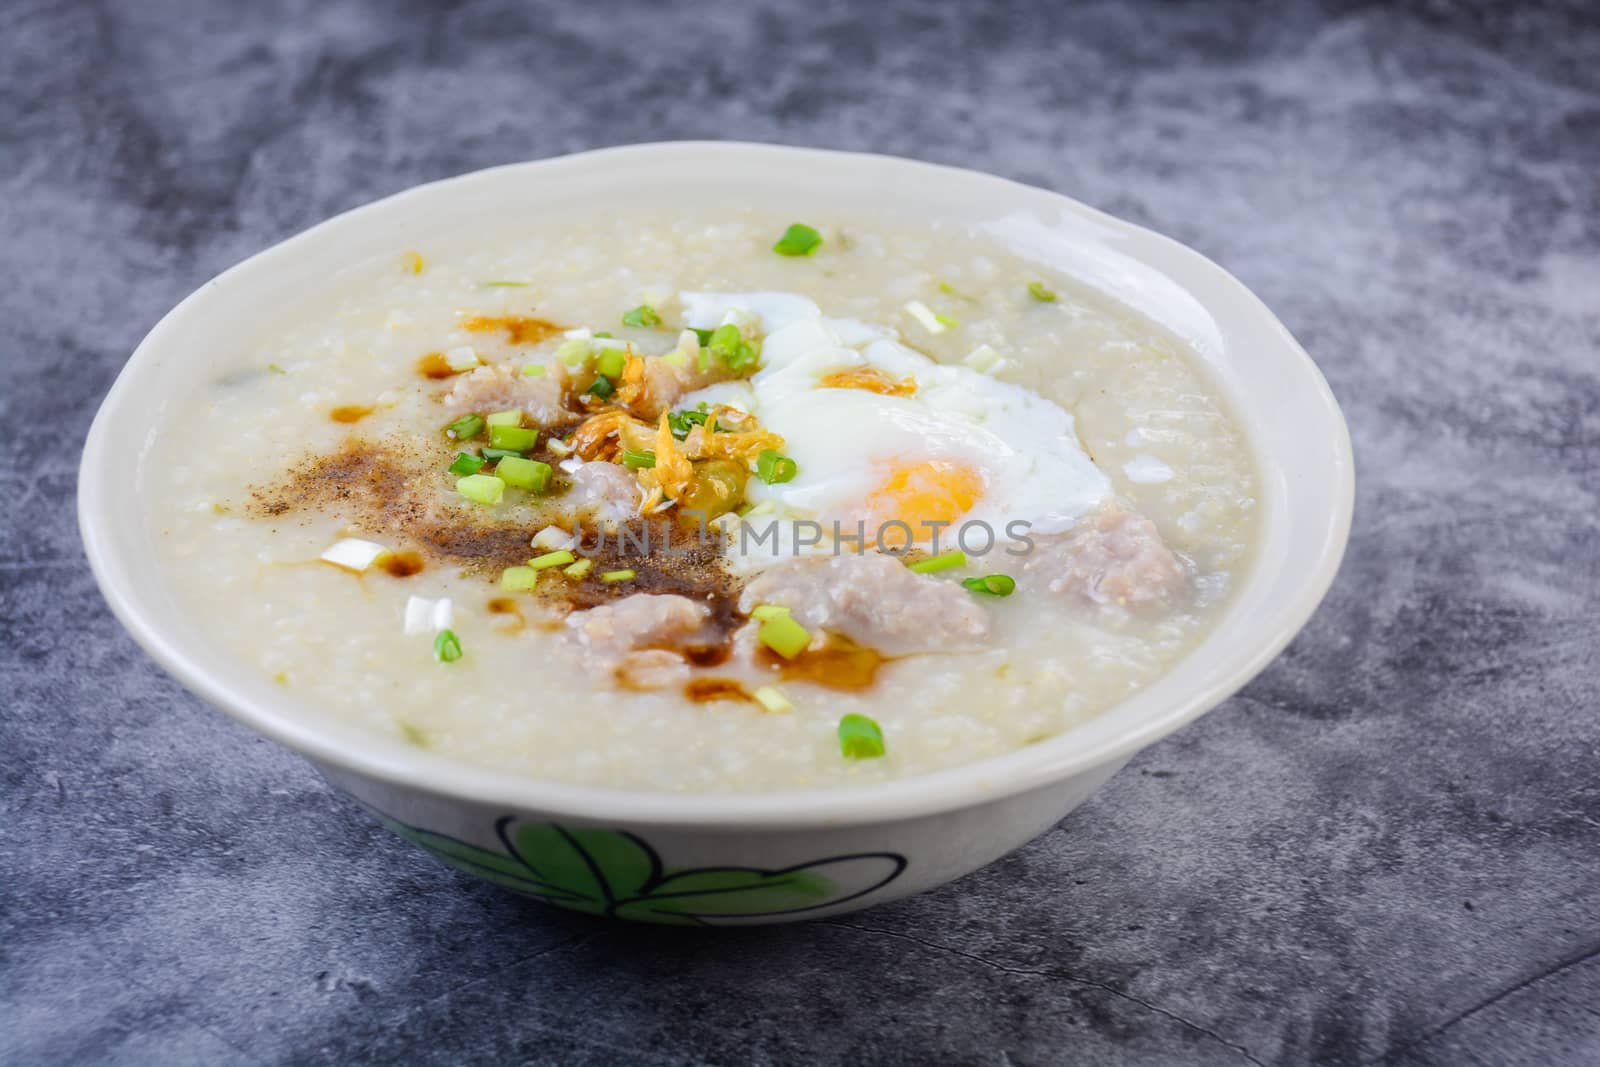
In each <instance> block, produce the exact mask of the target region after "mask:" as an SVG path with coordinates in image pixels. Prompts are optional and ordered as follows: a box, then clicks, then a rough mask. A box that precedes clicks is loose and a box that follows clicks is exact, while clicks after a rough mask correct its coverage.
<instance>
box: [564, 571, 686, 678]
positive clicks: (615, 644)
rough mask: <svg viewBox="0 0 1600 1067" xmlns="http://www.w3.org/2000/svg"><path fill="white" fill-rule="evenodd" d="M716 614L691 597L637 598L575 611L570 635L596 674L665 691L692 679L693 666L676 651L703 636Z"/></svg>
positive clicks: (569, 618) (569, 640)
mask: <svg viewBox="0 0 1600 1067" xmlns="http://www.w3.org/2000/svg"><path fill="white" fill-rule="evenodd" d="M710 614H711V610H710V609H709V608H707V607H706V606H705V605H704V604H699V603H696V602H695V601H693V600H690V599H688V598H687V597H681V596H671V595H659V594H655V593H635V594H634V595H633V596H630V597H626V598H624V599H622V600H618V601H614V602H612V603H610V604H601V605H600V606H599V607H594V608H589V609H588V610H587V611H575V612H573V613H572V614H571V615H569V616H567V630H566V635H565V636H566V640H567V643H568V644H569V645H571V646H572V647H573V648H575V649H576V650H577V651H578V653H579V655H580V656H581V657H582V659H583V661H584V665H585V666H586V667H587V668H588V669H589V670H590V671H591V672H592V673H594V674H595V675H597V676H600V677H605V678H609V679H611V680H612V681H615V682H616V683H618V684H620V685H622V686H625V687H627V688H629V689H661V688H664V687H666V686H669V685H675V684H678V683H681V682H683V681H686V680H687V679H688V677H689V671H690V668H689V664H688V663H687V662H686V661H685V660H684V658H683V656H682V655H681V654H679V653H678V652H676V651H674V650H673V649H674V648H675V647H676V646H679V645H686V644H693V643H694V642H695V639H696V638H699V637H701V636H702V635H703V631H704V629H705V625H706V620H707V618H709V616H710ZM663 646H665V647H663Z"/></svg>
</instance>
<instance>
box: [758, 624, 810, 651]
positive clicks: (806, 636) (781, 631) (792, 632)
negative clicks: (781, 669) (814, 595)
mask: <svg viewBox="0 0 1600 1067" xmlns="http://www.w3.org/2000/svg"><path fill="white" fill-rule="evenodd" d="M756 640H758V641H760V642H761V643H762V644H763V645H766V646H767V647H768V648H770V649H772V651H774V652H776V653H777V654H778V655H780V656H782V657H783V658H784V659H794V658H795V657H796V656H798V655H799V654H800V653H802V652H804V651H805V650H806V646H807V645H809V644H811V631H810V630H807V629H806V628H805V627H804V626H801V625H800V624H799V623H797V622H795V621H794V618H793V617H792V616H791V615H790V614H789V613H788V612H784V613H783V614H782V615H774V616H773V617H772V618H770V619H768V620H767V621H766V622H763V623H762V624H761V629H759V630H757V631H756Z"/></svg>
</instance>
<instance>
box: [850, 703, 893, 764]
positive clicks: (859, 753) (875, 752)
mask: <svg viewBox="0 0 1600 1067" xmlns="http://www.w3.org/2000/svg"><path fill="white" fill-rule="evenodd" d="M839 751H840V752H842V753H843V754H844V758H845V759H877V758H878V757H879V756H882V755H883V754H884V752H886V751H887V749H886V748H885V747H884V744H883V729H882V727H880V726H879V725H878V724H877V723H876V722H874V721H873V720H872V719H870V718H868V717H867V716H865V715H854V714H852V715H846V716H845V717H844V718H842V719H840V720H839Z"/></svg>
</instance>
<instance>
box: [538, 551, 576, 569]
mask: <svg viewBox="0 0 1600 1067" xmlns="http://www.w3.org/2000/svg"><path fill="white" fill-rule="evenodd" d="M577 558H578V557H577V556H574V555H573V554H572V550H571V549H569V548H563V549H560V550H558V551H555V552H546V553H545V554H544V555H542V556H534V557H533V558H532V559H530V560H529V561H528V566H530V567H532V568H533V569H534V570H536V571H542V570H544V569H545V568H546V567H565V566H566V565H567V564H569V563H571V562H572V561H573V560H575V559H577Z"/></svg>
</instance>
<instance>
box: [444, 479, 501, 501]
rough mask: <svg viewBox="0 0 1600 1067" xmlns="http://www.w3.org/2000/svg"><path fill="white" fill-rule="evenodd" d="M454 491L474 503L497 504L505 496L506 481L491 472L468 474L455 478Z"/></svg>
mask: <svg viewBox="0 0 1600 1067" xmlns="http://www.w3.org/2000/svg"><path fill="white" fill-rule="evenodd" d="M456 492H458V493H460V494H461V495H462V496H464V497H466V498H467V499H468V500H470V501H472V502H473V503H474V504H498V503H500V498H501V497H503V496H505V492H506V483H505V482H502V481H501V480H500V479H499V478H496V477H495V476H494V475H492V474H469V475H467V476H466V477H465V478H457V479H456Z"/></svg>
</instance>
